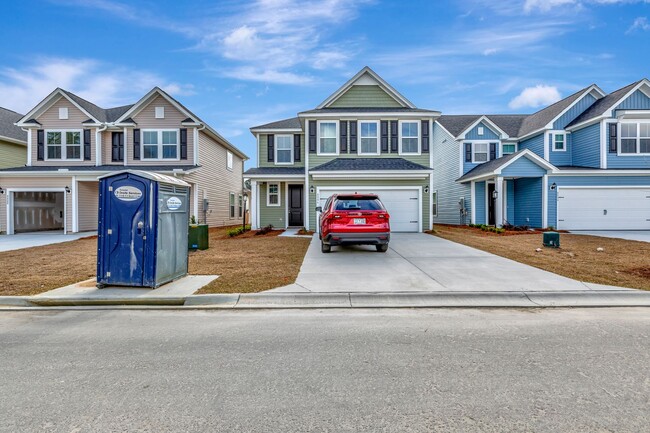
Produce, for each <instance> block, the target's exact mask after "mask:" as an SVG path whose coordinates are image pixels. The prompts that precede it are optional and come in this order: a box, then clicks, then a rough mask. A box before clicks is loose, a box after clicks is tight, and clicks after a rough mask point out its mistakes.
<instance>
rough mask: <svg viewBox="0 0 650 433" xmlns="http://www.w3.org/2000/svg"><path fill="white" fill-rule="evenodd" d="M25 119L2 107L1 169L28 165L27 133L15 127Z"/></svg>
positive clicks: (0, 129) (0, 118) (0, 110)
mask: <svg viewBox="0 0 650 433" xmlns="http://www.w3.org/2000/svg"><path fill="white" fill-rule="evenodd" d="M22 117H23V115H22V114H18V113H16V112H14V111H11V110H7V109H6V108H2V107H0V169H2V168H12V167H22V166H24V165H25V164H26V163H27V133H26V132H25V131H23V130H22V129H20V128H19V127H17V126H15V125H14V123H16V122H18V121H19V120H20V119H21V118H22Z"/></svg>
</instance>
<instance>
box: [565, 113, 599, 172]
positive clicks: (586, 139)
mask: <svg viewBox="0 0 650 433" xmlns="http://www.w3.org/2000/svg"><path fill="white" fill-rule="evenodd" d="M571 142H572V143H571V144H572V148H573V152H572V154H573V164H572V165H574V166H576V167H592V168H600V123H596V124H595V125H591V126H587V127H586V128H582V129H579V130H577V131H574V132H573V133H572V134H571Z"/></svg>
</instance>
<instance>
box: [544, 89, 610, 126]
mask: <svg viewBox="0 0 650 433" xmlns="http://www.w3.org/2000/svg"><path fill="white" fill-rule="evenodd" d="M594 90H596V92H598V93H599V94H600V97H601V98H602V97H604V96H605V92H603V91H602V90H601V89H600V87H598V86H597V85H595V84H592V85H591V86H589V88H588V89H586V90H585V91H584V92H583V93H582V95H580V96H579V97H578V98H577V99H576V100H575V101H573V104H571V105H569V106H568V107H566V108H565V109H564V110H562V111H561V112H560V114H558V115H557V116H555V117H554V118H553V119H552V120H551V121H550V122H548V124H547V125H546V128H547V129H553V124H554V123H555V121H556V120H557V119H559V118H560V117H562V116H563V115H564V114H566V112H567V111H569V110H570V109H571V108H573V106H574V105H576V104H577V103H578V102H580V101H581V100H582V99H583V98H584V97H585V96H587V95H589V94H590V93H591V92H592V91H594Z"/></svg>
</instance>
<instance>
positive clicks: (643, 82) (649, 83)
mask: <svg viewBox="0 0 650 433" xmlns="http://www.w3.org/2000/svg"><path fill="white" fill-rule="evenodd" d="M644 85H646V86H650V81H648V80H647V79H646V78H644V79H643V80H641V81H640V82H639V83H638V84H637V85H636V86H634V87H632V89H631V90H630V91H629V92H627V93H626V94H625V95H623V96H622V97H621V98H619V99H618V100H617V101H616V102H614V103H613V104H612V105H611V106H610V107H609V108H608V109H607V111H605V116H606V117H612V116H613V115H614V109H615V108H616V107H617V106H618V104H620V103H621V102H623V101H625V100H626V99H627V98H629V97H630V96H632V94H633V93H634V92H636V91H637V90H639V89H641V88H642V87H643V86H644ZM641 91H642V92H643V93H646V92H644V91H643V89H641Z"/></svg>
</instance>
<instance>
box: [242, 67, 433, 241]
mask: <svg viewBox="0 0 650 433" xmlns="http://www.w3.org/2000/svg"><path fill="white" fill-rule="evenodd" d="M439 116H440V113H439V112H437V111H431V110H424V109H420V108H417V107H415V106H414V105H413V104H412V103H411V102H410V101H409V100H408V99H406V98H405V97H404V96H402V95H401V94H400V93H399V92H398V91H397V90H395V89H394V88H393V87H392V86H391V85H389V84H388V83H387V82H386V81H384V80H383V79H382V78H381V77H380V76H379V75H377V74H376V73H375V72H374V71H373V70H372V69H370V68H368V67H365V68H363V69H362V70H361V71H359V72H358V73H357V74H356V75H355V76H354V77H352V78H351V79H350V80H349V81H348V82H347V83H345V84H344V85H343V86H342V87H340V88H339V89H338V90H336V91H335V92H334V93H333V94H331V95H330V96H329V97H327V99H325V100H324V101H323V102H322V103H321V104H320V105H319V106H317V107H316V108H315V109H311V110H307V111H303V112H300V113H298V114H297V116H296V117H294V118H291V119H285V120H280V121H277V122H272V123H268V124H265V125H260V126H256V127H253V128H251V132H252V134H253V135H254V136H255V137H256V140H257V156H258V167H257V168H252V169H249V170H248V171H247V172H246V173H245V174H244V175H245V177H246V178H249V179H250V181H251V202H252V203H251V223H252V226H253V228H259V227H263V226H267V225H269V224H270V225H273V226H274V227H277V228H287V227H306V228H308V229H312V230H317V229H318V227H317V220H318V213H317V211H316V210H315V209H316V207H317V206H321V205H322V204H323V203H324V202H325V201H326V200H327V198H328V197H330V196H331V195H332V194H335V193H340V192H373V193H377V194H378V195H379V196H380V198H381V199H382V201H383V202H384V204H385V205H386V208H387V209H388V211H389V213H390V215H391V229H392V230H393V231H398V232H420V231H422V230H426V229H429V228H430V227H431V215H432V209H433V200H432V198H433V185H432V173H433V170H432V169H431V167H432V154H431V139H432V132H433V124H434V122H435V121H436V119H437V118H438V117H439Z"/></svg>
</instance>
